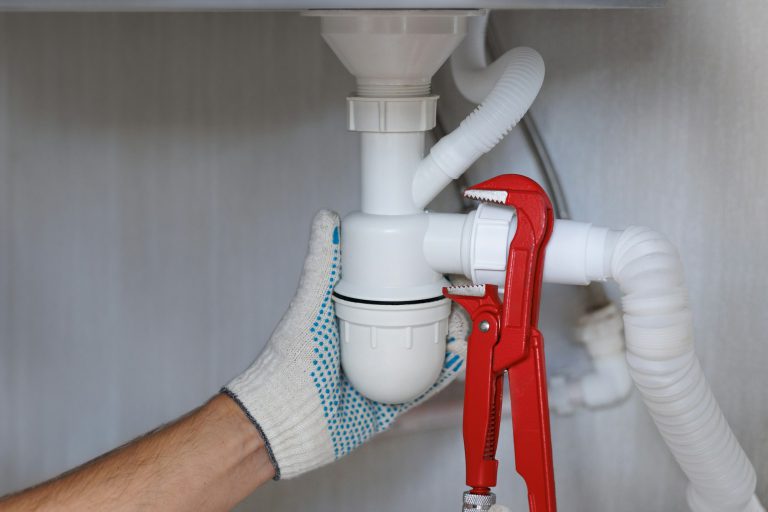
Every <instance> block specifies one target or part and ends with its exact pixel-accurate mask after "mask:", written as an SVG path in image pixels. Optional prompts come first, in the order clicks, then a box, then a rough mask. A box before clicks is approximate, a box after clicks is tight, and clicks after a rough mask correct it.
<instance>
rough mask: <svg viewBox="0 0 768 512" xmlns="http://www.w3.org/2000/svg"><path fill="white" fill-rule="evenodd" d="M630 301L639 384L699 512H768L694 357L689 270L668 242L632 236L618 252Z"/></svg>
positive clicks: (616, 265)
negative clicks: (687, 283) (687, 282)
mask: <svg viewBox="0 0 768 512" xmlns="http://www.w3.org/2000/svg"><path fill="white" fill-rule="evenodd" d="M610 270H611V274H612V276H613V278H614V279H615V280H616V282H617V283H618V284H619V286H620V287H621V290H622V292H623V293H624V295H623V298H622V305H623V309H624V332H625V336H626V342H627V361H628V363H629V366H630V372H631V375H632V378H633V379H634V381H635V384H636V385H637V388H638V389H639V390H640V393H641V395H642V397H643V400H644V402H645V404H646V405H647V406H648V410H649V411H650V413H651V416H652V417H653V420H654V422H655V423H656V426H657V427H658V429H659V431H660V432H661V435H662V437H663V438H664V440H665V441H666V443H667V445H668V446H669V448H670V450H671V451H672V454H673V455H674V456H675V459H676V460H677V462H678V463H679V464H680V467H681V468H682V469H683V471H684V472H685V474H686V475H687V476H688V478H689V480H690V485H689V487H688V494H687V497H688V505H689V506H690V507H691V509H692V510H693V511H694V512H713V511H720V512H731V511H732V512H742V511H762V510H763V508H762V506H761V505H760V503H759V501H758V500H757V498H756V496H755V495H754V492H755V486H756V476H755V470H754V468H753V467H752V464H751V463H750V462H749V460H748V459H747V455H746V454H745V453H744V450H743V449H742V448H741V446H740V445H739V442H738V441H737V440H736V437H735V436H734V434H733V432H732V431H731V429H730V427H729V426H728V422H727V421H726V419H725V417H724V416H723V413H722V412H721V410H720V407H719V406H718V405H717V401H716V400H715V397H714V395H713V394H712V391H711V390H710V388H709V386H708V384H707V382H706V380H705V378H704V372H703V371H702V369H701V365H700V364H699V360H698V358H697V357H696V354H695V353H694V350H693V325H692V322H691V311H690V308H689V306H688V293H687V291H686V289H685V285H684V282H683V268H682V264H681V262H680V258H679V256H678V255H677V251H676V250H675V248H674V247H673V246H672V244H671V243H670V242H669V241H667V240H666V239H665V238H664V237H663V236H662V235H659V234H658V233H655V232H654V231H652V230H650V229H647V228H637V227H635V228H629V229H627V230H626V231H624V232H623V233H622V234H621V236H620V237H619V238H618V240H617V242H616V245H615V247H614V248H613V249H612V251H611V269H610Z"/></svg>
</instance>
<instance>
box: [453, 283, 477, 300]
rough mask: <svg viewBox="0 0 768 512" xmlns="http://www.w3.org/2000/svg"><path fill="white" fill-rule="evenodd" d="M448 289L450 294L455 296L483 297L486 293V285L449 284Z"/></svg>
mask: <svg viewBox="0 0 768 512" xmlns="http://www.w3.org/2000/svg"><path fill="white" fill-rule="evenodd" d="M446 291H447V292H448V294H449V295H455V296H464V297H483V296H484V295H485V285H484V284H475V285H468V286H449V287H447V288H446Z"/></svg>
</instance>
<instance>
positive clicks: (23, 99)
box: [0, 0, 768, 511]
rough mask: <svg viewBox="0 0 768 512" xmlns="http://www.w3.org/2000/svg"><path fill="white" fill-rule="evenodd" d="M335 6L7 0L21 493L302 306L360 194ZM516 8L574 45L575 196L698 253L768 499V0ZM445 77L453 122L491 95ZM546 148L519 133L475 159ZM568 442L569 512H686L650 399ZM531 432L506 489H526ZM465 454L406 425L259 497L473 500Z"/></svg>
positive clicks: (0, 287)
mask: <svg viewBox="0 0 768 512" xmlns="http://www.w3.org/2000/svg"><path fill="white" fill-rule="evenodd" d="M315 21H316V20H307V19H302V18H299V17H297V16H295V15H289V14H257V15H254V14H247V15H210V14H194V15H189V14H185V15H66V16H62V15H34V16H32V15H19V14H6V15H0V493H2V492H5V491H9V490H11V489H15V488H18V487H19V486H23V485H28V484H31V483H33V482H35V481H38V480H40V479H42V478H46V477H50V476H52V475H54V474H56V473H58V472H60V471H62V470H64V469H66V468H68V467H71V466H72V465H74V464H77V463H80V462H82V461H84V460H86V459H87V458H90V457H92V456H94V455H96V454H98V453H100V452H102V451H104V450H107V449H109V448H111V447H113V446H115V445H116V444H118V443H121V442H124V441H126V440H128V439H130V438H132V437H134V436H136V435H138V434H140V433H142V432H144V431H146V430H147V429H150V428H152V427H154V426H155V425H157V424H158V423H160V422H163V421H167V420H170V419H172V418H173V417H175V416H176V415H178V414H180V413H182V412H184V411H185V410H187V409H189V408H191V407H194V406H195V405H197V404H199V403H200V402H201V401H202V400H204V399H205V398H206V397H208V396H210V394H211V393H212V392H214V391H215V390H216V389H217V388H218V386H220V385H221V384H222V383H223V382H225V381H226V380H227V379H229V378H230V377H231V376H233V375H235V374H236V373H237V372H239V371H240V370H241V369H243V368H244V367H245V366H247V364H248V363H249V362H250V360H251V359H252V358H253V357H254V356H255V355H256V354H257V353H258V351H259V349H260V346H261V345H262V343H263V341H264V340H265V339H266V338H267V337H268V335H269V332H270V331H271V329H272V328H273V326H274V323H275V320H276V318H278V317H279V315H280V314H281V312H282V310H283V309H284V308H285V306H286V305H287V302H288V300H289V297H290V295H291V293H292V292H293V289H294V287H295V284H296V282H297V279H298V270H299V266H300V263H301V259H302V257H303V251H304V246H305V242H306V235H307V225H308V219H309V218H310V217H311V214H312V212H314V211H315V210H316V209H318V208H320V207H322V206H333V207H335V208H336V209H338V210H340V211H341V212H342V213H343V212H347V211H350V210H352V209H354V208H356V205H357V203H358V193H357V188H358V185H359V181H358V175H357V172H356V169H357V154H356V152H357V136H356V135H354V134H348V133H346V132H345V131H344V130H343V126H344V101H343V97H344V94H346V93H347V92H349V91H350V90H352V88H353V81H352V79H351V77H349V76H347V75H346V73H345V71H344V70H343V68H342V67H341V65H340V64H339V63H338V61H337V60H336V58H335V57H334V56H333V55H332V54H331V53H330V51H328V50H327V49H326V48H325V46H324V44H323V43H322V42H321V41H320V38H319V30H318V27H317V25H316V23H315ZM495 22H496V23H497V27H498V28H499V29H500V32H501V35H502V41H503V43H504V45H505V47H511V46H513V45H515V44H527V45H530V46H532V47H535V48H537V49H538V50H539V51H540V52H541V53H542V55H543V56H544V58H545V60H546V62H547V65H548V77H547V81H546V83H545V86H544V89H543V92H542V95H541V96H540V99H539V100H538V101H537V103H536V104H535V106H534V113H535V114H536V116H537V119H538V121H539V123H540V128H541V129H542V132H543V135H544V136H545V137H546V140H547V142H548V144H549V146H550V150H551V151H552V156H553V159H554V160H555V163H556V164H557V165H558V167H559V169H560V171H561V177H562V179H563V182H564V185H565V187H566V192H567V194H568V198H569V200H570V203H571V209H572V211H573V214H574V216H575V217H576V218H577V219H579V220H594V221H596V222H599V223H605V224H609V225H614V226H623V225H628V224H648V225H651V226H654V227H657V228H659V229H661V230H662V231H664V232H665V233H666V234H667V235H668V236H669V237H670V238H671V239H672V240H673V241H674V242H675V243H677V244H678V245H679V246H680V250H681V254H682V257H683V260H684V262H685V264H686V273H687V277H688V282H689V285H690V288H691V294H692V303H693V309H694V314H695V315H696V328H697V343H698V350H699V353H700V357H701V358H702V361H703V364H704V367H705V370H706V371H707V372H708V375H709V376H710V378H711V383H712V387H713V389H714V392H715V394H716V395H717V397H718V398H719V399H720V400H721V405H722V407H723V410H724V412H725V413H726V415H727V416H728V418H729V419H730V420H731V423H732V426H733V428H734V430H735V431H736V433H737V435H738V436H739V437H740V439H741V441H742V443H743V445H744V447H745V449H746V450H747V452H748V453H749V454H751V456H752V460H753V462H754V463H755V466H756V469H757V472H758V475H759V477H760V478H759V483H758V492H759V494H760V496H761V498H763V500H766V499H767V498H768V480H767V479H766V475H768V437H767V436H768V435H767V434H766V432H768V428H767V426H768V400H766V399H765V395H764V393H765V392H764V388H765V384H766V378H765V376H764V375H765V370H764V367H765V362H766V361H768V347H767V346H766V345H765V344H764V343H762V339H761V335H762V334H763V333H764V332H766V331H768V316H766V315H764V314H763V313H762V309H761V304H762V302H763V299H764V297H765V288H766V286H765V285H766V284H768V273H767V272H766V270H765V266H764V264H763V261H764V259H765V255H767V254H768V225H766V221H765V218H764V217H765V212H766V206H765V205H766V202H765V200H764V195H765V191H766V190H768V175H766V173H765V172H764V171H763V170H762V165H761V163H762V161H764V160H768V145H766V144H765V143H764V141H765V140H768V125H767V124H766V123H765V122H764V121H763V119H766V118H768V97H766V96H765V94H764V91H763V87H762V84H764V83H766V81H768V61H766V60H765V55H766V54H768V53H767V52H768V34H766V33H765V32H764V30H763V28H764V26H765V25H766V23H768V7H767V6H765V5H764V3H763V2H761V1H759V0H750V1H743V2H739V3H735V2H728V3H725V2H718V1H717V0H707V1H697V0H685V1H683V0H670V5H669V7H668V8H667V9H664V10H659V11H647V12H645V11H641V12H637V11H629V12H588V13H579V12H560V13H535V12H518V13H502V14H500V15H499V16H498V17H497V19H496V20H495ZM446 78H447V76H446V75H445V74H444V73H443V74H441V76H440V77H439V78H438V81H437V84H436V85H437V88H438V89H439V92H441V93H443V94H444V97H446V98H447V99H448V101H443V102H442V107H443V108H445V107H449V108H448V109H447V110H446V111H445V112H446V115H447V117H448V119H449V122H450V120H451V119H454V120H458V119H459V118H460V116H461V115H462V114H463V113H464V112H465V111H466V109H467V108H468V106H467V105H466V104H463V103H461V102H459V100H458V98H456V97H455V96H456V95H455V92H454V91H453V90H452V86H451V84H450V80H447V79H446ZM533 167H534V164H533V161H532V160H531V158H530V155H528V154H527V153H526V148H525V145H524V141H523V139H522V138H521V136H520V134H519V133H517V132H516V133H514V134H513V136H512V138H511V139H510V140H509V141H508V142H506V143H505V144H504V146H503V147H502V148H500V149H499V150H497V151H495V152H494V153H492V154H491V155H489V156H488V157H487V158H485V159H484V160H483V162H481V164H480V165H479V166H478V169H477V170H476V171H475V173H474V175H473V176H472V177H471V178H470V179H471V180H474V179H480V178H482V177H485V176H488V175H490V174H495V173H497V172H499V171H519V170H521V169H523V170H524V169H532V168H533ZM530 174H531V175H533V176H535V172H534V173H530ZM275 212H280V213H281V214H282V215H283V216H284V217H282V218H281V219H279V222H275ZM545 293H546V297H545V300H546V304H545V308H544V311H543V314H542V316H543V320H545V321H546V322H547V323H546V324H545V325H544V330H545V336H547V342H548V351H549V355H550V363H551V366H554V367H564V366H565V365H566V364H567V360H568V358H569V357H571V356H573V355H578V354H574V350H573V348H572V347H569V346H568V345H567V344H566V341H565V336H564V332H565V329H566V328H567V323H568V322H567V320H568V319H569V318H570V319H572V318H573V317H574V316H575V315H576V314H577V313H578V307H579V303H578V299H579V294H578V291H574V290H570V289H565V288H559V287H549V288H547V289H546V292H545ZM507 428H508V426H507ZM507 433H508V431H507ZM553 436H554V444H555V458H556V461H557V466H556V467H557V481H558V486H559V487H558V495H559V498H560V500H561V504H562V508H563V510H574V511H579V510H622V511H635V510H637V511H640V510H644V511H645V510H683V509H684V505H683V503H684V497H683V488H682V485H683V479H682V475H681V473H680V471H679V470H678V469H677V467H675V466H674V463H673V461H672V459H671V457H670V456H668V455H667V453H666V450H665V448H664V447H663V445H662V443H661V440H660V439H659V437H658V435H657V434H656V431H655V429H654V427H653V425H652V423H651V421H650V420H649V418H648V417H647V414H646V413H645V411H644V409H643V408H642V406H641V404H639V400H638V398H637V397H636V396H633V398H632V399H631V400H630V401H629V402H628V403H626V404H624V405H623V406H621V407H619V408H617V409H613V410H606V411H600V412H597V413H582V414H579V415H576V416H573V417H569V418H557V417H556V418H555V419H554V422H553ZM509 440H510V436H509V435H505V436H502V454H501V457H502V460H503V464H502V466H503V467H502V474H503V475H505V477H504V478H506V479H507V480H508V481H510V482H512V483H511V484H510V485H508V486H506V487H505V488H503V489H501V492H500V498H501V499H502V501H506V502H507V503H513V504H516V505H518V507H520V509H523V508H522V507H524V499H521V498H522V494H521V491H520V484H519V482H517V481H516V479H514V478H513V476H512V465H511V461H512V454H511V453H510V444H511V443H510V442H509ZM505 441H506V442H505ZM462 465H463V454H462V448H461V436H460V432H459V430H458V429H452V430H443V431H437V432H430V433H422V434H415V435H406V436H398V437H388V438H383V439H379V440H377V441H375V442H374V443H372V444H371V445H369V446H366V447H364V448H363V449H361V450H359V451H358V452H356V453H355V454H353V455H352V456H350V457H349V458H348V459H346V460H344V461H342V462H340V463H338V464H336V465H333V466H331V467H329V468H326V469H323V470H320V471H317V472H315V473H311V474H309V475H306V476H305V477H302V478H300V479H298V480H296V481H290V482H281V483H278V484H276V485H270V486H268V487H266V488H264V489H263V490H260V491H258V492H257V493H256V494H255V495H254V496H253V498H252V499H251V500H249V501H248V502H246V503H245V504H244V505H242V506H241V509H242V510H264V509H270V508H273V509H276V508H278V507H280V508H287V509H290V508H299V507H304V508H309V509H311V510H316V511H337V510H350V511H351V510H365V511H379V510H384V509H387V508H390V509H391V508H398V507H400V508H405V507H406V506H407V505H413V504H414V503H417V504H423V505H422V506H423V509H424V510H452V509H455V507H456V503H457V498H458V495H459V491H460V490H461V488H462V479H463V477H462V474H463V469H462ZM513 496H517V499H516V500H515V499H513V498H512V497H513ZM424 499H429V500H431V501H430V503H428V504H425V502H424Z"/></svg>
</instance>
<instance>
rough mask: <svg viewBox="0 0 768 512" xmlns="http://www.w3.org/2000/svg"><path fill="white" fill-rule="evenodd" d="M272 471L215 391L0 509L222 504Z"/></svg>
mask: <svg viewBox="0 0 768 512" xmlns="http://www.w3.org/2000/svg"><path fill="white" fill-rule="evenodd" d="M273 474H274V469H273V468H272V465H271V464H270V462H269V459H268V457H267V454H266V450H265V448H264V443H263V442H262V440H261V438H260V437H259V435H258V433H257V432H256V429H255V428H254V427H253V425H251V423H250V422H249V421H248V419H247V418H246V417H245V416H244V414H243V413H242V411H240V409H239V408H238V406H237V405H236V404H235V403H234V402H233V401H232V400H231V399H229V398H228V397H225V396H222V395H219V396H217V397H215V398H213V399H212V400H211V401H210V402H208V403H207V404H205V405H204V406H203V407H201V408H200V409H197V410H196V411H194V412H192V413H190V414H189V415H187V416H185V417H183V418H181V419H179V420H177V421H176V422H174V423H172V424H170V425H168V426H165V427H163V428H162V429H159V430H157V431H155V432H152V433H150V434H148V435H146V436H144V437H142V438H139V439H137V440H135V441H133V442H131V443H129V444H127V445H125V446H123V447H121V448H118V449H117V450H115V451H113V452H110V453H108V454H106V455H103V456H101V457H99V458H97V459H95V460H93V461H91V462H89V463H87V464H85V465H84V466H81V467H79V468H77V469H75V470H73V471H71V472H69V473H66V474H64V475H62V476H60V477H59V478H57V479H54V480H51V481H49V482H46V483H44V484H41V485H39V486H37V487H34V488H32V489H29V490H27V491H24V492H22V493H19V494H16V495H13V496H10V497H7V498H5V499H2V500H0V512H15V511H17V510H18V511H21V510H24V511H29V510H78V511H84V510H113V511H123V510H126V511H127V510H139V509H140V510H162V511H175V510H179V511H181V510H199V511H214V510H228V509H230V508H231V507H233V506H234V505H235V504H236V503H237V502H239V501H240V500H242V499H243V498H245V497H246V496H247V495H248V494H249V493H251V492H252V491H253V490H254V489H255V488H256V487H258V486H259V485H261V484H263V483H264V482H266V481H268V480H269V479H270V478H272V476H273Z"/></svg>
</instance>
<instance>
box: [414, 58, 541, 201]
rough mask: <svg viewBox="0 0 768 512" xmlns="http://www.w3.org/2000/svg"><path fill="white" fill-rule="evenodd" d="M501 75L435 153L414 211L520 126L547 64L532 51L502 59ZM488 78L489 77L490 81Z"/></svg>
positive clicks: (417, 187) (422, 172)
mask: <svg viewBox="0 0 768 512" xmlns="http://www.w3.org/2000/svg"><path fill="white" fill-rule="evenodd" d="M503 65H504V68H503V72H502V73H501V75H500V76H499V77H498V80H496V81H495V82H493V84H492V86H491V87H492V88H491V89H490V92H489V93H488V94H487V97H485V100H484V101H483V102H482V104H481V105H480V106H479V107H477V109H475V111H474V112H472V113H471V114H470V115H469V116H468V117H467V118H466V119H465V120H464V121H462V122H461V124H460V125H459V127H458V128H456V129H455V130H454V131H453V132H451V133H449V134H448V135H446V136H445V137H443V138H442V139H440V140H439V141H438V142H437V144H435V145H434V146H433V147H432V150H431V151H430V153H429V155H427V157H426V158H425V159H424V160H423V161H422V162H421V164H420V165H419V167H418V169H417V170H416V175H415V177H414V180H413V200H414V203H415V204H416V206H418V207H420V208H423V207H424V206H426V205H427V204H428V203H429V202H430V201H431V200H432V199H433V198H434V197H435V196H436V195H437V194H438V193H439V192H440V191H441V190H442V189H443V188H445V186H446V185H448V184H449V183H450V182H451V181H452V180H454V179H456V178H458V177H459V176H461V175H462V174H463V173H464V172H465V171H466V170H467V169H468V168H469V167H470V166H471V165H472V164H473V163H474V162H475V161H476V160H477V159H478V158H480V157H481V156H482V155H484V154H485V153H487V152H488V151H490V150H491V149H492V148H493V147H494V146H496V144H498V143H499V141H501V139H502V138H503V137H504V136H505V135H506V134H507V133H509V131H510V130H511V129H512V128H513V127H514V126H515V125H516V124H517V123H518V122H519V121H520V119H521V118H522V117H523V115H525V113H526V112H527V111H528V109H529V108H530V106H531V104H532V103H533V100H534V99H536V95H537V94H538V93H539V89H541V84H542V83H543V81H544V61H543V60H542V58H541V55H539V54H538V52H536V51H535V50H532V49H530V48H515V49H513V50H510V51H509V52H507V53H506V54H505V55H504V57H503ZM500 66H501V65H499V67H496V68H494V69H501V67H500ZM489 76H490V75H489Z"/></svg>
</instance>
